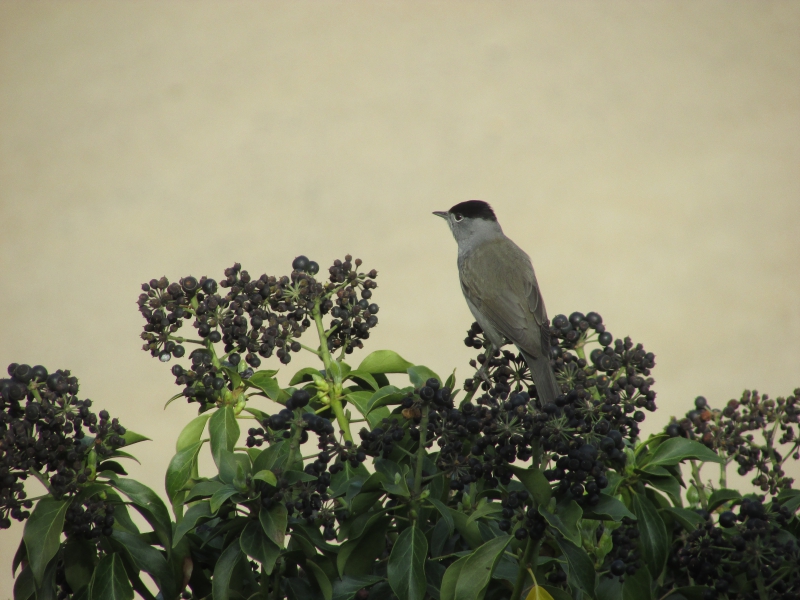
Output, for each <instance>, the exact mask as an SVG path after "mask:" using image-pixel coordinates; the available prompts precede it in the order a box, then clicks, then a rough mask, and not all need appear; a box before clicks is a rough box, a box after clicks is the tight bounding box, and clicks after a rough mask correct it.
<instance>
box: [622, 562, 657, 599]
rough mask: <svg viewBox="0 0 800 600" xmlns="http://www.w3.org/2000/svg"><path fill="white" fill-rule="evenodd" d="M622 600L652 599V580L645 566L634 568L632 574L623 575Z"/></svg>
mask: <svg viewBox="0 0 800 600" xmlns="http://www.w3.org/2000/svg"><path fill="white" fill-rule="evenodd" d="M622 600H653V580H652V578H651V577H650V572H649V571H648V570H647V567H642V568H640V569H636V573H635V574H634V575H626V576H625V583H624V584H623V585H622Z"/></svg>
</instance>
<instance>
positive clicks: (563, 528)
mask: <svg viewBox="0 0 800 600" xmlns="http://www.w3.org/2000/svg"><path fill="white" fill-rule="evenodd" d="M539 514H540V515H542V516H543V517H544V518H545V520H546V521H547V522H548V523H549V524H550V526H551V527H554V528H555V529H557V530H558V531H560V532H561V535H563V536H564V537H565V538H567V539H568V540H569V541H570V542H572V543H573V544H575V545H580V543H581V532H580V529H579V528H578V521H579V520H580V518H581V516H582V515H583V511H582V510H581V507H580V506H578V504H577V502H575V500H570V502H569V504H567V505H566V506H565V507H563V508H562V509H560V510H558V511H557V513H555V514H554V513H551V512H549V511H548V510H547V509H546V508H545V507H544V506H543V505H541V504H540V505H539Z"/></svg>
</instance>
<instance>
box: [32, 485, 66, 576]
mask: <svg viewBox="0 0 800 600" xmlns="http://www.w3.org/2000/svg"><path fill="white" fill-rule="evenodd" d="M68 507H69V501H68V500H53V498H51V497H49V496H48V497H45V498H42V499H41V500H39V502H37V503H36V506H35V507H34V509H33V512H32V513H31V516H30V517H29V518H28V520H27V521H26V522H25V529H24V532H23V534H22V539H23V540H25V547H26V548H27V550H28V562H29V563H30V565H31V571H32V572H33V578H34V581H35V582H36V584H37V585H41V583H42V577H44V571H45V569H46V568H47V563H49V562H50V559H51V558H53V557H54V556H55V555H56V552H58V547H59V545H60V544H61V530H62V529H63V527H64V516H65V515H66V514H67V508H68Z"/></svg>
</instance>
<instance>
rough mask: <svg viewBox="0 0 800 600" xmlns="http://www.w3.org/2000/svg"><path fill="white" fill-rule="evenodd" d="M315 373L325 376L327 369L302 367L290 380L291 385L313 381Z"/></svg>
mask: <svg viewBox="0 0 800 600" xmlns="http://www.w3.org/2000/svg"><path fill="white" fill-rule="evenodd" d="M313 375H316V376H318V377H325V371H320V370H319V369H317V368H316V367H305V368H303V369H300V370H299V371H298V372H297V373H295V374H294V375H292V378H291V379H290V380H289V387H292V386H295V385H297V384H299V383H306V382H309V381H313V377H312V376H313ZM312 395H313V394H312Z"/></svg>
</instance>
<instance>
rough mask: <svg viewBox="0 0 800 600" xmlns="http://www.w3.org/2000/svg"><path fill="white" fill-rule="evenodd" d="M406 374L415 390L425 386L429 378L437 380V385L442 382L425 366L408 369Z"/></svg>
mask: <svg viewBox="0 0 800 600" xmlns="http://www.w3.org/2000/svg"><path fill="white" fill-rule="evenodd" d="M407 372H408V378H409V379H410V380H411V383H412V384H413V385H414V387H415V388H421V387H422V386H423V385H425V382H426V381H428V379H431V378H434V379H437V380H438V381H439V383H441V382H442V379H441V378H440V377H439V376H438V375H437V374H436V373H434V372H433V371H431V370H430V369H429V368H428V367H426V366H425V365H415V366H413V367H408V369H407Z"/></svg>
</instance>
